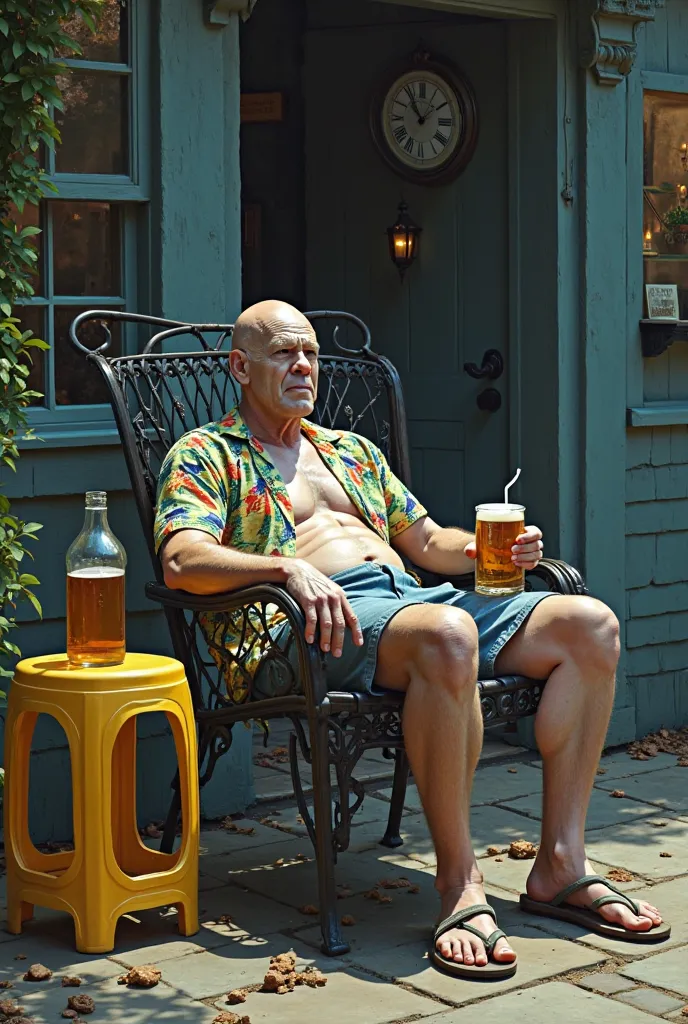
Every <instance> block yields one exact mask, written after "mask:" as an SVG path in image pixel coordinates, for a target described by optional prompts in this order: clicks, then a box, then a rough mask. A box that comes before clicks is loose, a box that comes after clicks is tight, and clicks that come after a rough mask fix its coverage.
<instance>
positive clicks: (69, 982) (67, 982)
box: [62, 975, 81, 988]
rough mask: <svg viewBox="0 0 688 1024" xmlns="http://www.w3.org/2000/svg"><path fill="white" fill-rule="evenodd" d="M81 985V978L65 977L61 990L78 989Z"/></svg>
mask: <svg viewBox="0 0 688 1024" xmlns="http://www.w3.org/2000/svg"><path fill="white" fill-rule="evenodd" d="M79 985H81V978H76V977H74V976H70V975H65V977H64V978H63V979H62V988H78V987H79Z"/></svg>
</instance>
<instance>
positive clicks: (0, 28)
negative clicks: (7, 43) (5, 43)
mask: <svg viewBox="0 0 688 1024" xmlns="http://www.w3.org/2000/svg"><path fill="white" fill-rule="evenodd" d="M0 32H2V34H3V35H4V36H8V35H9V34H10V27H9V25H8V24H7V22H6V21H5V19H4V18H0Z"/></svg>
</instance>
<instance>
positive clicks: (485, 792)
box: [380, 764, 542, 813]
mask: <svg viewBox="0 0 688 1024" xmlns="http://www.w3.org/2000/svg"><path fill="white" fill-rule="evenodd" d="M541 792H542V772H540V771H538V770H537V769H536V768H531V767H530V766H529V765H524V764H514V765H511V764H509V765H506V764H500V765H491V766H490V767H487V768H482V767H480V768H478V770H477V772H476V773H475V778H474V780H473V791H472V793H471V807H478V806H479V805H481V804H496V803H497V802H500V803H503V802H505V801H506V800H510V799H512V798H513V797H517V796H527V795H528V794H530V793H541ZM380 796H382V797H384V798H385V800H391V797H392V789H391V787H390V788H389V789H383V790H382V791H381V793H380ZM404 806H405V807H406V808H408V810H410V811H415V812H416V813H417V812H418V811H421V810H422V806H421V802H420V796H419V795H418V789H417V788H416V786H412V785H410V786H409V787H408V789H407V790H406V798H405V800H404Z"/></svg>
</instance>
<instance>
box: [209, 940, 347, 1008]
mask: <svg viewBox="0 0 688 1024" xmlns="http://www.w3.org/2000/svg"><path fill="white" fill-rule="evenodd" d="M326 984H327V978H326V977H325V975H324V974H322V973H321V972H320V971H319V970H318V969H317V968H315V967H306V968H304V970H303V971H297V970H296V953H291V952H290V953H280V954H279V956H273V957H271V958H270V966H269V968H268V970H267V973H266V975H265V978H264V980H263V986H262V988H261V992H276V993H277V995H279V996H282V995H285V994H286V993H287V992H293V991H294V989H295V988H296V986H297V985H307V986H308V987H309V988H322V986H323V985H326ZM239 991H241V990H239ZM234 994H235V993H232V992H230V994H229V996H228V997H227V998H228V1000H229V1001H230V1003H231V996H232V995H234ZM242 1002H243V1000H242Z"/></svg>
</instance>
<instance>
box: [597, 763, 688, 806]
mask: <svg viewBox="0 0 688 1024" xmlns="http://www.w3.org/2000/svg"><path fill="white" fill-rule="evenodd" d="M643 763H645V762H642V761H641V764H643ZM596 785H597V787H598V788H599V789H616V788H617V787H616V786H615V785H614V782H613V781H612V780H611V779H610V780H607V779H600V780H599V781H598V782H597V783H596ZM622 788H623V790H624V792H625V793H626V795H627V796H630V797H633V799H634V800H643V801H645V803H651V804H657V806H659V807H662V808H664V809H665V810H667V811H675V812H676V813H678V814H686V813H688V768H665V769H664V771H662V772H650V773H648V774H645V775H634V776H633V777H632V778H628V779H625V780H624V783H623V787H622ZM619 802H620V803H621V801H619Z"/></svg>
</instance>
